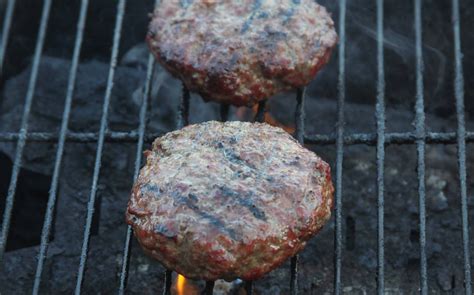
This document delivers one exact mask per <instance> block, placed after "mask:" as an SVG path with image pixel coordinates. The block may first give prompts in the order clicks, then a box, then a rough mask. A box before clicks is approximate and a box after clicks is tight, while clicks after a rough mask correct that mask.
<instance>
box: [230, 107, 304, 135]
mask: <svg viewBox="0 0 474 295" xmlns="http://www.w3.org/2000/svg"><path fill="white" fill-rule="evenodd" d="M257 110H258V105H255V106H253V107H252V108H251V109H250V108H247V107H240V108H238V109H237V112H236V114H237V118H239V119H240V120H251V119H252V118H253V117H255V115H256V114H257ZM264 121H265V123H267V124H270V125H272V126H276V127H280V128H283V129H284V130H285V131H286V132H288V133H294V132H295V128H294V126H291V125H285V124H283V123H281V122H279V121H278V120H276V119H275V117H273V116H272V115H271V112H270V111H269V110H268V109H267V112H265V117H264Z"/></svg>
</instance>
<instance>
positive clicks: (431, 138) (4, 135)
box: [0, 131, 474, 146]
mask: <svg viewBox="0 0 474 295" xmlns="http://www.w3.org/2000/svg"><path fill="white" fill-rule="evenodd" d="M162 135H164V132H153V133H146V134H145V138H144V140H145V142H152V141H153V140H154V139H155V138H157V137H160V136H162ZM19 137H20V133H16V132H0V142H13V141H16V140H18V138H19ZM27 137H28V142H57V141H58V140H59V134H58V133H53V132H29V133H28V134H27ZM138 137H139V134H138V132H137V131H130V132H120V131H106V132H105V141H107V142H119V143H123V142H136V141H137V140H138ZM336 138H337V136H336V135H334V134H317V135H305V137H304V140H305V143H307V144H319V145H330V144H334V143H336ZM98 139H99V133H98V132H69V131H68V132H66V141H68V142H77V143H88V142H97V140H98ZM417 139H418V137H417V135H416V133H415V132H394V133H385V144H386V145H390V144H398V145H402V144H415V143H416V140H417ZM425 139H426V143H429V144H456V143H457V135H456V133H455V132H427V133H426V138H425ZM343 140H344V144H346V145H356V144H365V145H369V146H370V145H375V144H377V134H376V133H353V134H348V135H344V138H343ZM466 142H467V143H474V132H466Z"/></svg>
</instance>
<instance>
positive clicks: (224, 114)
mask: <svg viewBox="0 0 474 295" xmlns="http://www.w3.org/2000/svg"><path fill="white" fill-rule="evenodd" d="M229 109H230V105H228V104H221V109H220V115H221V121H222V122H225V121H227V120H228V119H229Z"/></svg>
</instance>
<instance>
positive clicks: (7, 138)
mask: <svg viewBox="0 0 474 295" xmlns="http://www.w3.org/2000/svg"><path fill="white" fill-rule="evenodd" d="M15 2H16V1H15V0H8V2H7V3H6V10H5V16H4V22H3V28H2V29H3V31H2V35H1V38H2V43H1V44H0V70H1V69H2V65H3V64H4V57H5V54H6V50H7V45H8V40H9V37H10V36H9V35H10V30H11V27H12V24H13V23H14V10H15V6H18V4H16V3H15ZM157 2H158V1H157ZM413 2H414V16H415V19H414V28H415V37H416V44H415V49H416V93H415V94H414V96H415V98H416V103H415V108H414V113H415V123H414V128H413V130H406V132H392V133H387V132H386V126H385V121H386V112H385V111H386V108H385V68H384V1H383V0H377V1H376V7H377V25H376V36H377V57H376V58H377V66H378V67H377V81H376V90H377V96H376V106H375V116H376V133H350V134H347V133H346V132H345V112H344V110H345V100H346V81H345V72H346V59H345V56H346V46H347V44H346V13H347V12H346V0H339V12H338V13H339V21H338V33H339V38H340V40H339V45H338V56H339V59H338V82H337V89H338V97H337V125H336V132H335V133H334V134H307V133H305V115H306V112H307V110H306V111H305V97H306V94H305V89H298V90H297V93H296V94H295V97H296V109H295V112H294V120H295V128H296V132H295V135H294V136H295V138H296V139H297V140H298V141H300V142H301V143H306V144H311V145H335V147H336V161H335V163H334V165H332V166H333V170H334V172H335V176H336V177H335V188H336V193H335V211H334V252H333V253H334V273H333V280H334V284H333V286H334V287H333V290H331V291H333V292H334V293H335V294H341V293H343V291H344V286H343V281H342V279H343V277H342V276H341V274H342V267H343V266H342V258H343V244H344V243H343V216H344V214H343V213H344V212H343V211H342V204H343V196H344V191H343V172H344V171H343V161H344V152H345V149H344V148H345V146H350V145H367V146H371V147H375V149H376V159H374V160H376V188H377V190H376V196H377V203H376V204H373V210H377V225H376V226H377V241H378V243H377V248H376V252H377V255H376V257H377V266H376V286H377V293H378V294H385V292H386V291H387V289H386V286H385V284H384V282H385V281H386V280H385V258H384V253H385V236H384V209H385V208H384V199H385V190H384V189H385V185H384V183H385V173H384V171H385V169H384V168H385V149H386V146H387V145H416V152H417V164H416V171H417V181H418V183H417V185H418V197H419V198H418V202H419V205H418V206H419V257H420V263H419V274H420V275H419V283H418V284H419V285H418V286H419V292H420V293H421V294H428V291H429V283H431V282H429V280H428V272H429V268H428V263H427V250H426V243H427V242H426V233H427V231H426V219H427V213H426V209H425V208H426V188H425V178H426V177H425V153H426V152H425V150H426V145H427V144H456V145H457V160H458V173H459V178H458V179H459V180H458V181H459V183H458V184H457V185H458V186H459V192H460V194H459V200H460V209H461V220H462V224H461V226H462V240H459V241H452V243H462V249H463V265H462V266H459V267H462V268H463V271H464V278H463V281H464V285H463V286H462V288H463V290H464V293H465V294H473V293H472V286H471V281H472V276H471V258H470V236H469V220H468V215H469V211H468V192H467V187H468V186H467V175H466V171H467V168H466V144H467V143H471V142H474V131H468V130H466V123H465V115H464V113H465V110H464V76H463V67H462V57H463V56H462V52H461V34H460V29H461V28H460V7H459V0H452V30H453V32H454V40H453V44H454V64H455V69H454V73H455V77H454V79H455V93H454V98H455V99H454V100H453V101H452V102H451V103H453V104H455V106H456V107H455V109H456V117H457V131H456V132H428V131H427V130H426V127H425V125H426V124H425V121H426V118H425V104H424V101H425V99H424V83H423V78H424V64H423V50H422V46H423V40H422V35H423V34H422V3H421V0H414V1H413ZM129 4H130V5H131V3H129ZM88 5H89V1H88V0H82V1H81V7H80V11H79V18H78V22H77V35H76V39H75V45H74V53H73V57H72V60H71V67H70V72H69V77H68V81H69V82H68V87H67V93H66V97H65V106H64V112H63V115H62V123H61V127H60V131H59V132H53V131H50V130H44V131H42V132H29V128H28V127H29V116H30V112H31V109H32V105H33V100H34V98H35V89H36V87H37V80H38V71H39V67H40V62H41V58H42V54H43V46H44V43H45V36H46V34H47V30H48V26H49V25H51V24H49V22H48V20H49V16H50V9H51V6H52V0H44V1H43V8H42V15H41V22H40V26H39V32H38V37H37V41H36V48H35V52H34V56H33V60H32V67H31V76H30V78H29V84H28V86H27V93H26V98H25V104H24V110H23V115H22V120H21V128H20V129H19V130H18V132H14V133H12V132H1V133H0V142H14V143H16V150H15V156H14V159H13V168H12V173H11V180H10V183H9V186H8V192H7V195H6V198H5V199H6V203H5V207H4V212H3V220H2V227H1V232H0V265H2V264H4V263H5V259H4V258H5V251H6V246H7V239H8V236H9V234H10V227H11V226H10V225H11V220H12V212H13V208H14V204H15V194H16V191H17V189H18V178H19V174H20V170H21V167H22V160H23V157H24V149H25V145H26V143H27V142H48V143H57V149H56V155H55V161H54V170H53V174H52V179H51V184H50V190H49V199H48V202H47V206H46V212H45V215H44V224H43V228H42V233H41V243H40V246H39V248H38V250H37V251H38V252H37V253H38V254H37V255H38V256H37V260H36V261H35V263H36V269H35V272H34V275H32V276H31V282H32V290H33V294H38V293H41V288H40V287H41V286H42V284H44V282H43V281H42V280H43V278H44V267H45V263H46V261H47V257H48V245H49V243H50V237H51V234H52V227H53V222H54V216H55V210H56V204H57V198H58V194H59V193H58V184H59V181H60V177H61V166H62V162H63V155H64V152H65V146H66V143H68V142H70V143H77V144H86V143H89V144H90V143H94V144H96V145H97V147H96V155H95V163H94V166H93V167H92V169H93V177H92V185H91V187H90V194H89V198H88V203H87V215H86V218H85V220H86V221H85V224H84V225H83V228H84V230H83V239H82V246H81V253H80V258H79V264H78V266H77V270H76V271H77V275H76V279H77V280H76V282H75V293H76V294H80V293H81V291H83V284H84V281H85V273H86V269H87V261H88V254H89V249H90V239H91V235H92V231H93V223H94V215H95V211H96V208H97V206H96V205H97V204H96V202H97V201H98V200H97V199H98V190H99V176H100V173H101V167H102V163H103V156H104V153H106V152H107V151H106V149H105V148H104V145H105V144H106V142H113V144H124V143H134V144H135V145H136V158H135V164H134V175H133V179H135V178H136V177H137V176H138V172H139V169H140V167H141V165H142V151H143V149H144V144H145V142H151V141H152V140H153V139H154V138H156V137H157V136H160V135H161V133H149V132H147V130H146V127H147V111H148V109H149V105H150V101H151V99H152V97H151V96H152V95H151V92H152V91H151V88H152V82H153V80H154V77H153V75H154V73H155V60H154V58H153V57H152V56H151V55H150V56H149V57H148V66H147V70H146V79H145V81H144V86H143V94H142V95H143V99H142V102H141V106H140V112H139V120H138V121H139V126H138V128H137V129H136V130H133V131H110V130H109V129H108V116H109V109H110V104H111V95H112V91H113V88H114V78H115V74H116V68H117V63H118V57H119V48H120V41H121V37H122V24H123V20H124V14H125V11H126V0H118V1H117V14H116V23H115V30H114V34H113V47H112V54H111V58H110V68H109V73H108V78H107V87H106V89H105V95H104V99H103V106H102V115H101V119H100V128H99V130H98V131H97V132H93V131H91V132H72V131H70V130H69V128H68V124H69V120H70V114H71V108H72V103H73V97H74V95H75V90H76V89H75V88H76V78H77V74H78V67H79V64H80V55H81V46H82V44H83V39H84V30H85V24H86V21H87V20H86V18H87V10H88ZM190 100H191V94H190V93H189V91H188V90H187V89H186V88H184V87H183V90H182V97H181V101H180V106H179V112H178V114H179V118H178V125H177V126H176V128H182V127H183V126H185V125H187V124H189V114H190V107H189V106H190ZM265 111H266V102H261V103H260V104H259V106H258V112H257V113H256V115H255V120H256V121H263V120H264V113H265ZM229 112H230V109H229V107H228V106H225V105H222V106H221V109H220V114H221V117H220V119H221V120H227V119H228V117H229ZM130 181H131V180H130ZM61 197H67V196H61ZM124 209H125V207H124ZM123 230H124V231H126V235H125V239H124V240H123V241H112V242H113V243H122V244H123V258H122V260H121V267H120V269H119V271H118V275H119V279H118V285H117V286H116V288H117V291H118V292H119V293H120V294H123V293H125V292H126V289H127V283H128V273H129V267H130V261H131V260H130V259H131V256H133V255H135V252H132V251H131V245H132V230H131V228H130V226H128V228H127V227H126V226H125V225H124V226H123ZM12 255H14V254H12ZM22 263H34V262H33V261H29V262H22ZM298 265H299V259H298V257H294V258H292V259H291V263H290V267H289V269H288V272H289V282H288V285H289V290H290V294H303V293H304V292H303V291H302V290H301V289H300V290H299V288H298V282H299V280H301V279H304V278H302V277H300V276H301V274H299V273H298ZM164 277H165V278H164V281H162V282H156V281H153V282H150V284H160V285H163V290H164V294H170V293H171V287H172V280H173V273H172V272H171V271H166V273H165V276H164ZM254 284H258V282H246V283H245V289H246V291H247V294H252V293H253V285H254ZM128 287H129V288H132V287H133V286H128ZM213 287H214V282H207V283H206V287H205V289H204V291H203V292H204V293H205V294H212V292H213ZM412 291H413V290H412ZM1 293H2V292H1V288H0V294H1Z"/></svg>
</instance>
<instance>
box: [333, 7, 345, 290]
mask: <svg viewBox="0 0 474 295" xmlns="http://www.w3.org/2000/svg"><path fill="white" fill-rule="evenodd" d="M339 38H340V41H339V77H338V85H337V86H338V99H337V130H336V133H337V135H336V206H335V207H336V208H335V227H334V247H335V249H334V269H335V270H336V272H335V274H334V294H336V295H339V294H341V264H342V262H341V260H342V222H341V220H342V164H343V161H344V124H345V122H344V102H345V99H346V80H345V70H346V68H345V66H346V64H345V62H346V0H340V1H339Z"/></svg>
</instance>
